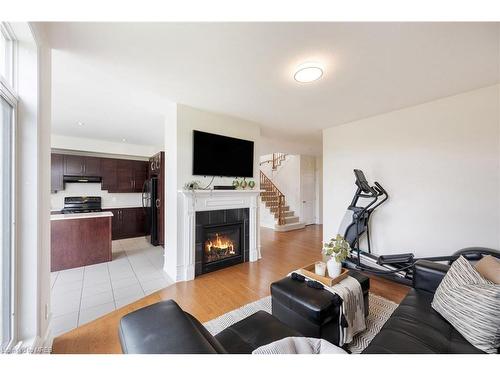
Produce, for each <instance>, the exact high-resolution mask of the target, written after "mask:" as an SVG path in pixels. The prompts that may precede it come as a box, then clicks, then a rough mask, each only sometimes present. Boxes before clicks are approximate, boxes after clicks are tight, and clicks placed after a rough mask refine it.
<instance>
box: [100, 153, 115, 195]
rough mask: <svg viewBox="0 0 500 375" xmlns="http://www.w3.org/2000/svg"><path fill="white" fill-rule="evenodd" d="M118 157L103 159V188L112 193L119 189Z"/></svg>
mask: <svg viewBox="0 0 500 375" xmlns="http://www.w3.org/2000/svg"><path fill="white" fill-rule="evenodd" d="M116 162H117V160H116V159H108V158H102V159H101V175H102V176H101V177H102V185H101V189H102V190H107V191H108V192H110V193H112V192H115V191H117V190H118V187H117V176H118V173H117V170H116V164H117V163H116Z"/></svg>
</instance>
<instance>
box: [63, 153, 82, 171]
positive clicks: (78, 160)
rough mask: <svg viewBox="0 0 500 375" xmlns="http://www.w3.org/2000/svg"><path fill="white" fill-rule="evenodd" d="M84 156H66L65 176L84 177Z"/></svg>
mask: <svg viewBox="0 0 500 375" xmlns="http://www.w3.org/2000/svg"><path fill="white" fill-rule="evenodd" d="M83 165H84V161H83V156H78V155H64V174H65V175H66V176H83Z"/></svg>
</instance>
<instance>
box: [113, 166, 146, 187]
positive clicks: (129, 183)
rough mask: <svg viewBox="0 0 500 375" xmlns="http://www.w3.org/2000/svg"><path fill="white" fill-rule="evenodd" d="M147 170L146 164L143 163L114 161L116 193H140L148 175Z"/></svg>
mask: <svg viewBox="0 0 500 375" xmlns="http://www.w3.org/2000/svg"><path fill="white" fill-rule="evenodd" d="M147 168H148V163H147V162H145V161H137V160H121V159H118V160H117V161H116V171H117V172H116V174H117V177H116V192H120V193H140V192H142V186H143V185H144V182H145V181H146V179H147V175H148V169H147ZM110 192H111V191H110Z"/></svg>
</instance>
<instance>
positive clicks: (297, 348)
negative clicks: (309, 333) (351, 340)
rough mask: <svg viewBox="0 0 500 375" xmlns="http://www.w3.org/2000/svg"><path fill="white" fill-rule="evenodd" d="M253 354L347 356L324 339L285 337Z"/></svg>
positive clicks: (261, 347)
mask: <svg viewBox="0 0 500 375" xmlns="http://www.w3.org/2000/svg"><path fill="white" fill-rule="evenodd" d="M252 354H347V352H346V351H345V350H344V349H342V348H339V347H338V346H336V345H333V344H332V343H330V342H328V341H326V340H323V339H315V338H312V337H285V338H284V339H281V340H278V341H274V342H272V343H270V344H267V345H263V346H260V347H258V348H257V349H255V350H254V351H253V352H252Z"/></svg>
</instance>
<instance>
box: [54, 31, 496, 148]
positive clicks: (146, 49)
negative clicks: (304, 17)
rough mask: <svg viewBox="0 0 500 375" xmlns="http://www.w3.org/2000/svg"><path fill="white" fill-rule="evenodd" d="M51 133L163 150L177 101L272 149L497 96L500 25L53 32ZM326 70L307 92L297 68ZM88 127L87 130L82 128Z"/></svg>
mask: <svg viewBox="0 0 500 375" xmlns="http://www.w3.org/2000/svg"><path fill="white" fill-rule="evenodd" d="M48 30H49V35H50V40H51V44H52V47H53V48H54V53H53V61H52V64H53V73H52V79H53V98H52V101H53V114H52V116H53V133H56V134H63V135H72V136H80V137H90V138H101V139H106V140H110V141H121V140H122V138H125V139H126V140H127V142H131V143H137V144H160V143H162V140H163V131H162V129H163V109H164V108H165V107H166V105H165V103H166V102H167V101H174V102H178V103H183V104H187V105H190V106H194V107H198V108H201V109H206V110H210V111H214V112H220V113H225V114H229V115H233V116H237V117H241V118H244V119H248V120H252V121H256V122H258V123H260V124H261V125H262V133H263V135H265V136H268V137H271V138H279V139H284V140H287V141H296V142H301V143H311V144H320V143H321V129H324V128H328V127H331V126H335V125H339V124H343V123H346V122H350V121H354V120H358V119H361V118H366V117H369V116H373V115H376V114H380V113H384V112H388V111H391V110H395V109H399V108H403V107H408V106H412V105H416V104H420V103H424V102H427V101H430V100H434V99H437V98H440V97H445V96H449V95H454V94H457V93H460V92H464V91H468V90H472V89H476V88H480V87H484V86H488V85H492V84H495V83H497V82H498V79H499V44H500V43H499V28H498V24H497V23H50V24H48ZM306 61H319V62H321V63H322V64H323V66H324V67H325V72H324V76H323V78H322V79H321V80H320V81H317V82H315V83H309V84H299V83H297V82H295V81H294V80H293V78H292V77H293V72H294V68H295V67H296V66H297V65H299V64H301V63H303V62H306ZM78 122H84V125H83V126H81V125H78V124H77V123H78Z"/></svg>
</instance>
